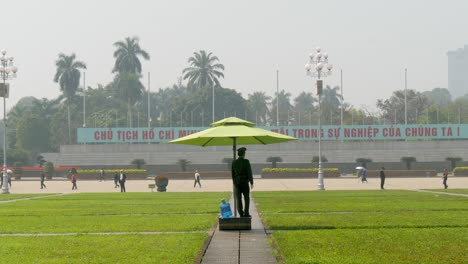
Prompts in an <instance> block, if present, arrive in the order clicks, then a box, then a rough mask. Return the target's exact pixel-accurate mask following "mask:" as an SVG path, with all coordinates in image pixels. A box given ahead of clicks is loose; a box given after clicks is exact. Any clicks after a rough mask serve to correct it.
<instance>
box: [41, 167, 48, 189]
mask: <svg viewBox="0 0 468 264" xmlns="http://www.w3.org/2000/svg"><path fill="white" fill-rule="evenodd" d="M44 181H45V173H44V172H43V171H41V189H44V188H47V186H46V185H45V184H44Z"/></svg>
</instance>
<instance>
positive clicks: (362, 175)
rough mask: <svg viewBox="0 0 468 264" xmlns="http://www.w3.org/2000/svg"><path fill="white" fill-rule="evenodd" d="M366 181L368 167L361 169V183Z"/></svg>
mask: <svg viewBox="0 0 468 264" xmlns="http://www.w3.org/2000/svg"><path fill="white" fill-rule="evenodd" d="M364 182H366V183H367V169H366V167H363V168H362V171H361V183H364Z"/></svg>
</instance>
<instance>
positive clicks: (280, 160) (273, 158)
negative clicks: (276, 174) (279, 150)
mask: <svg viewBox="0 0 468 264" xmlns="http://www.w3.org/2000/svg"><path fill="white" fill-rule="evenodd" d="M266 162H271V167H272V168H276V163H277V162H283V159H282V158H281V157H268V158H267V159H266Z"/></svg>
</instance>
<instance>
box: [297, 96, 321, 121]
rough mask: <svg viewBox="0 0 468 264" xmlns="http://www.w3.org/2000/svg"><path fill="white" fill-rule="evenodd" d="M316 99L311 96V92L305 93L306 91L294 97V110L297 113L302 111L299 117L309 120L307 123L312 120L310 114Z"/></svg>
mask: <svg viewBox="0 0 468 264" xmlns="http://www.w3.org/2000/svg"><path fill="white" fill-rule="evenodd" d="M316 101H317V99H315V98H314V97H313V96H312V93H306V92H302V93H301V94H299V95H298V96H297V97H296V98H294V111H296V112H298V113H299V115H300V114H301V113H302V118H301V119H302V120H307V121H309V125H310V123H311V122H312V116H311V115H312V112H314V103H315V102H316ZM298 121H300V120H298ZM302 123H304V122H302ZM299 125H300V122H299Z"/></svg>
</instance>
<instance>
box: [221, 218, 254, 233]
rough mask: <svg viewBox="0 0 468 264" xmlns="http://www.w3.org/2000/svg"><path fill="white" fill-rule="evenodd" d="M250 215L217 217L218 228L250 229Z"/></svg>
mask: <svg viewBox="0 0 468 264" xmlns="http://www.w3.org/2000/svg"><path fill="white" fill-rule="evenodd" d="M251 229H252V218H251V217H231V218H219V230H251Z"/></svg>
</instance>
